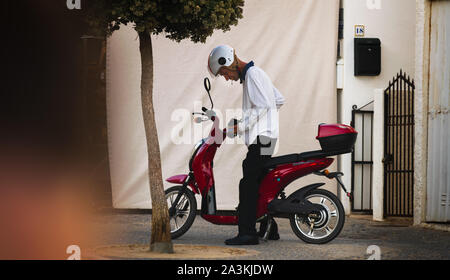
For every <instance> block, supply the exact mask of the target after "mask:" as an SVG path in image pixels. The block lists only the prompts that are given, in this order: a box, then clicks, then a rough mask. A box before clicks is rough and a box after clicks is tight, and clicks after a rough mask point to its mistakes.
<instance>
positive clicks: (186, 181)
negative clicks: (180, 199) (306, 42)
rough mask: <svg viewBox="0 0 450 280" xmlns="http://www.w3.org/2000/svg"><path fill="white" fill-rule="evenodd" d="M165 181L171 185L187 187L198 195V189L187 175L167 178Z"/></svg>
mask: <svg viewBox="0 0 450 280" xmlns="http://www.w3.org/2000/svg"><path fill="white" fill-rule="evenodd" d="M166 181H167V182H169V183H173V184H181V185H183V186H189V187H190V188H191V190H192V191H193V192H194V193H196V194H199V191H198V189H197V188H196V187H195V185H194V184H193V183H192V180H191V179H190V177H189V175H187V174H181V175H175V176H172V177H169V178H167V179H166Z"/></svg>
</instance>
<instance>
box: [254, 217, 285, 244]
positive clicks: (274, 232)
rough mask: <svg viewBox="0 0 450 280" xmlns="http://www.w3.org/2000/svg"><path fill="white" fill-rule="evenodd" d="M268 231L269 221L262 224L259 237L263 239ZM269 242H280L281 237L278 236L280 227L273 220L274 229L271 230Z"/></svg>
mask: <svg viewBox="0 0 450 280" xmlns="http://www.w3.org/2000/svg"><path fill="white" fill-rule="evenodd" d="M266 230H267V221H263V222H261V226H260V228H259V236H260V237H261V238H262V237H264V234H265V233H266ZM267 239H268V240H279V239H280V235H279V234H278V225H277V223H276V222H275V220H272V227H271V228H270V232H269V236H268V237H267Z"/></svg>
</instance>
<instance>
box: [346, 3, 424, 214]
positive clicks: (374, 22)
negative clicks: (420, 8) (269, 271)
mask: <svg viewBox="0 0 450 280" xmlns="http://www.w3.org/2000/svg"><path fill="white" fill-rule="evenodd" d="M415 5H416V3H415V1H414V0H394V1H392V0H343V8H344V39H343V44H342V45H343V61H344V67H343V69H344V78H343V79H344V82H343V90H342V94H341V96H340V104H341V105H340V106H341V107H340V108H339V110H338V111H339V112H340V116H339V118H340V120H341V122H342V123H344V124H349V123H350V122H351V111H352V106H353V105H357V106H358V107H361V106H363V105H365V104H367V103H369V102H371V101H373V100H374V90H375V89H383V88H386V87H387V85H388V83H389V80H390V79H392V77H393V76H394V75H395V74H396V73H397V72H398V71H399V70H400V68H401V69H402V70H403V71H404V72H406V73H407V74H409V75H410V76H411V77H412V78H413V77H414V56H415V14H416V13H415ZM360 24H362V25H364V26H365V36H364V37H366V38H379V39H380V41H381V73H380V75H378V76H358V77H355V76H354V75H353V70H354V54H353V45H354V44H353V38H354V26H355V25H360ZM374 156H375V155H374ZM340 166H341V171H342V172H344V174H346V175H347V176H344V178H343V179H344V184H345V185H346V186H348V188H350V186H351V176H350V175H351V154H346V155H342V156H341V157H340ZM374 187H375V186H374ZM341 199H342V201H343V202H344V207H345V208H346V212H347V213H349V212H350V202H349V201H348V199H347V198H346V197H345V196H342V197H341ZM377 205H378V204H377ZM374 206H375V205H374Z"/></svg>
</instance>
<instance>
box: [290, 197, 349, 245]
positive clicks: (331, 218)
mask: <svg viewBox="0 0 450 280" xmlns="http://www.w3.org/2000/svg"><path fill="white" fill-rule="evenodd" d="M306 199H307V200H309V201H310V202H312V203H317V204H321V205H322V206H323V207H324V209H325V210H324V211H321V212H320V213H310V215H308V216H300V215H298V214H294V215H292V216H291V217H290V222H291V228H292V230H293V231H294V233H295V235H297V237H298V238H300V239H301V240H303V241H305V242H307V243H312V244H324V243H327V242H330V241H331V240H333V239H334V238H336V236H338V235H339V233H340V232H341V230H342V228H343V227H344V222H345V212H344V207H343V206H342V203H341V201H340V200H339V199H338V198H337V197H336V196H335V195H334V194H333V193H331V192H329V191H327V190H322V189H315V190H312V191H310V192H309V193H308V194H307V195H306Z"/></svg>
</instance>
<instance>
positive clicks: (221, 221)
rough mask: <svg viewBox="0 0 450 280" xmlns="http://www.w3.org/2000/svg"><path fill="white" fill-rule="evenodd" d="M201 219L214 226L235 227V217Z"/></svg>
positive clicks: (236, 218) (210, 216)
mask: <svg viewBox="0 0 450 280" xmlns="http://www.w3.org/2000/svg"><path fill="white" fill-rule="evenodd" d="M202 218H203V219H205V220H207V221H208V222H210V223H213V224H215V225H237V224H238V217H237V216H218V215H205V214H203V215H202Z"/></svg>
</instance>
